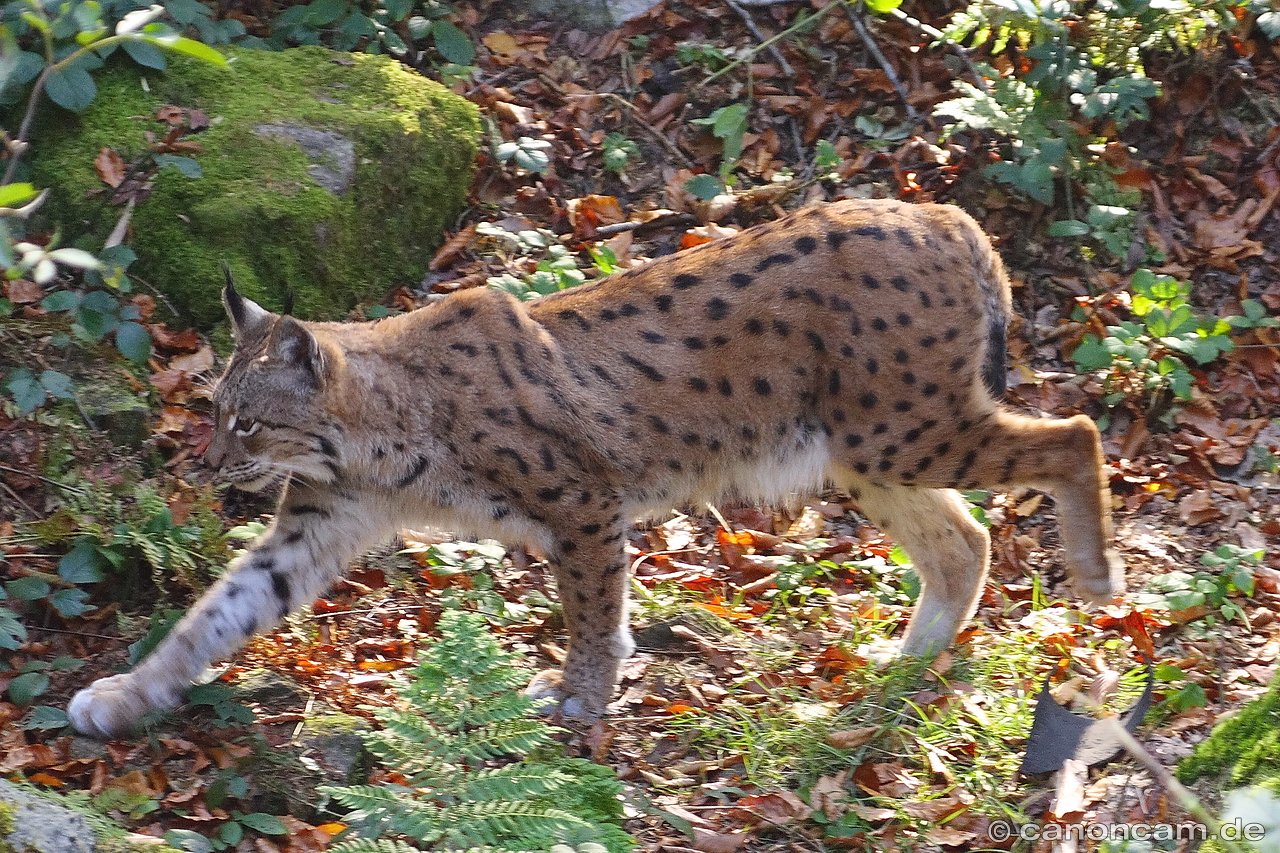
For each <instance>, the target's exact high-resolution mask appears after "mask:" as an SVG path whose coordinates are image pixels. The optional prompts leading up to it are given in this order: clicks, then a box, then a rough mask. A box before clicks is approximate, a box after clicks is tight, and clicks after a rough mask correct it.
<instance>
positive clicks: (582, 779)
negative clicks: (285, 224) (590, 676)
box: [321, 608, 633, 853]
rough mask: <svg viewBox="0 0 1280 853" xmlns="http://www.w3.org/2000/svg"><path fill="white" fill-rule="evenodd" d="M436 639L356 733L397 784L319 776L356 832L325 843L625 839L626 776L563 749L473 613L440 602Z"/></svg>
mask: <svg viewBox="0 0 1280 853" xmlns="http://www.w3.org/2000/svg"><path fill="white" fill-rule="evenodd" d="M439 627H440V633H441V638H440V639H439V640H438V641H437V642H435V643H434V644H432V646H431V647H430V648H429V649H428V650H427V651H426V652H425V653H424V655H423V657H422V661H421V663H419V665H418V666H417V667H416V668H415V669H414V670H413V671H412V673H411V674H412V677H413V681H412V682H411V683H410V684H409V685H408V686H407V687H405V688H404V689H403V690H402V691H401V696H402V697H403V698H404V699H405V701H406V703H407V707H406V708H404V709H397V710H379V711H378V712H376V716H377V717H378V719H379V720H380V721H381V722H382V724H383V726H384V727H385V728H384V729H383V730H382V731H379V732H374V733H371V734H367V735H362V736H363V737H364V739H365V743H366V746H367V747H368V749H369V751H370V752H371V753H373V755H374V756H375V757H376V758H377V759H378V760H379V761H381V762H382V763H383V764H385V765H386V766H387V767H389V768H393V769H394V770H395V772H396V773H397V774H398V775H399V776H400V777H402V780H401V781H399V782H398V783H397V784H385V785H380V786H372V785H355V786H348V787H327V788H322V789H321V790H322V791H323V792H325V793H328V794H330V795H331V796H332V797H333V798H334V799H335V800H336V801H337V802H339V803H341V804H342V805H344V806H346V807H348V808H352V809H356V810H357V811H355V812H353V813H351V814H349V815H347V817H346V818H345V819H346V820H347V821H348V823H350V824H351V825H352V827H353V828H354V830H355V832H356V833H357V834H358V835H359V836H360V840H356V839H351V840H344V841H343V842H342V843H340V844H338V845H336V846H335V847H333V848H332V853H361V851H370V850H374V851H383V850H389V851H398V850H403V849H418V848H414V847H412V846H408V845H402V844H399V843H388V842H379V843H378V844H373V843H372V839H377V838H379V837H381V836H384V835H391V836H400V837H401V838H406V839H409V840H411V841H412V842H414V843H415V844H418V845H424V846H423V847H422V848H421V849H438V850H452V849H459V848H466V847H469V846H473V845H496V846H498V847H500V848H501V849H507V850H546V849H548V848H549V847H551V845H553V844H558V843H568V844H579V843H582V842H588V841H593V842H599V843H602V844H604V845H605V846H606V847H607V848H608V850H609V851H613V853H622V851H626V850H629V849H630V848H631V846H632V844H633V842H632V840H631V838H630V837H629V836H628V835H627V834H626V833H625V832H623V830H622V828H621V816H622V805H621V802H620V801H619V799H618V798H619V796H620V794H621V792H622V784H621V783H620V782H619V781H618V780H617V778H616V777H615V776H614V774H613V772H612V771H611V770H610V769H609V768H607V767H601V766H600V765H597V764H593V763H591V762H589V761H585V760H582V759H569V758H564V757H563V756H562V755H560V754H559V747H558V746H557V745H556V744H555V741H554V740H552V738H551V729H550V727H549V726H548V725H547V724H546V723H544V722H543V721H542V720H540V719H538V718H537V717H536V715H535V703H534V702H533V700H531V699H529V698H528V697H526V696H524V695H523V694H522V693H520V692H518V688H519V687H520V686H521V685H522V684H523V683H524V681H525V680H526V678H527V673H526V672H525V671H524V670H522V669H521V668H520V666H519V656H518V655H516V654H514V653H511V652H507V651H504V650H503V649H502V648H501V647H500V646H499V645H498V643H497V641H496V640H495V639H494V637H493V636H492V635H491V634H490V633H489V631H488V628H487V626H486V624H485V620H484V619H483V618H482V617H480V616H479V615H477V614H474V613H468V612H465V611H462V610H458V609H452V608H451V609H448V610H446V611H445V613H444V615H443V616H442V617H441V619H440V626H439Z"/></svg>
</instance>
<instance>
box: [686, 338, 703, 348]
mask: <svg viewBox="0 0 1280 853" xmlns="http://www.w3.org/2000/svg"><path fill="white" fill-rule="evenodd" d="M684 345H685V346H687V347H688V348H689V349H706V348H707V342H706V341H704V340H703V339H702V338H685V339H684Z"/></svg>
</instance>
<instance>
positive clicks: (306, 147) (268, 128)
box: [253, 124, 356, 195]
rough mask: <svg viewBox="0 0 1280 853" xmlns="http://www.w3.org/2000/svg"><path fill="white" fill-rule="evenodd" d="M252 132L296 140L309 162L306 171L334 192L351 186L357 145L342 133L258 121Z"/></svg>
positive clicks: (342, 191)
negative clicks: (259, 122)
mask: <svg viewBox="0 0 1280 853" xmlns="http://www.w3.org/2000/svg"><path fill="white" fill-rule="evenodd" d="M253 132H254V133H255V134H257V135H258V136H268V137H271V138H274V139H281V138H283V139H291V140H293V141H294V142H296V143H298V145H299V146H300V147H301V148H302V153H303V154H306V155H307V159H308V160H310V161H311V165H309V166H307V174H308V175H310V176H311V177H312V178H314V179H315V182H316V183H317V184H319V185H320V186H322V187H324V188H325V189H327V190H328V191H329V192H331V193H333V194H334V195H337V194H339V193H344V192H346V191H347V190H348V189H350V188H351V179H352V178H353V177H354V176H355V173H356V144H355V143H354V142H352V141H351V140H350V139H348V138H347V137H345V136H343V135H342V134H340V133H332V132H330V131H327V130H316V129H315V128H314V127H303V126H302V125H297V124H260V125H258V126H257V127H255V128H254V129H253Z"/></svg>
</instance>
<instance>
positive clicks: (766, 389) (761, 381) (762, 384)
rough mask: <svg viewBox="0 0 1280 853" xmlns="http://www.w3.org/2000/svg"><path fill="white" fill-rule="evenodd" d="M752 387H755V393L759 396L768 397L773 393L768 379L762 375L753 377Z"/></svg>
mask: <svg viewBox="0 0 1280 853" xmlns="http://www.w3.org/2000/svg"><path fill="white" fill-rule="evenodd" d="M754 387H755V389H756V393H757V394H759V395H760V396H761V397H768V396H769V395H770V394H772V393H773V386H772V385H770V384H769V380H768V379H765V378H764V377H763V376H757V377H756V378H755V382H754Z"/></svg>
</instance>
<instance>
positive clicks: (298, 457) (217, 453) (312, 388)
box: [205, 271, 338, 491]
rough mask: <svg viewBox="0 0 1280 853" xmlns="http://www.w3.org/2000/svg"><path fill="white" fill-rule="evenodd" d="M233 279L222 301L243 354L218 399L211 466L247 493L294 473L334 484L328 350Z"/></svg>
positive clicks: (217, 392)
mask: <svg viewBox="0 0 1280 853" xmlns="http://www.w3.org/2000/svg"><path fill="white" fill-rule="evenodd" d="M226 279H227V283H226V287H225V289H224V290H223V292H222V300H223V303H224V304H225V306H226V309H227V315H228V316H229V317H230V318H231V324H232V327H233V330H234V334H235V341H236V348H235V352H233V353H232V356H231V363H230V364H229V365H228V366H227V370H226V372H225V373H224V374H223V375H222V379H220V380H219V382H218V386H217V389H216V390H215V391H214V394H213V409H214V418H215V420H216V425H215V427H214V435H213V440H212V441H211V442H210V444H209V449H208V450H207V451H206V452H205V461H206V462H207V463H208V464H209V465H210V466H211V467H213V468H216V469H219V470H220V472H221V474H222V476H224V477H226V478H227V479H228V480H230V481H231V482H232V483H233V484H234V485H235V486H237V487H238V488H241V489H244V490H246V491H258V490H260V489H263V488H265V487H267V486H269V485H270V484H272V483H273V482H276V481H277V480H280V479H282V478H283V477H285V476H286V475H288V474H297V475H300V476H302V477H306V478H308V479H313V480H318V481H322V482H327V481H330V480H333V479H334V477H335V476H337V472H338V466H337V462H336V459H337V456H338V452H337V449H336V446H335V445H336V443H337V438H338V436H337V435H336V432H335V428H334V427H332V426H331V425H330V423H331V422H330V421H329V419H328V418H326V417H325V415H324V411H323V409H322V408H321V405H320V404H321V399H322V396H323V392H324V388H325V385H326V382H327V380H328V370H327V359H326V356H325V353H324V349H323V348H322V347H321V345H320V343H319V342H318V341H317V340H316V337H315V335H314V334H313V333H312V332H311V331H310V330H309V329H308V328H307V327H306V326H305V325H303V324H302V323H300V322H299V321H297V320H295V319H293V318H292V317H288V316H282V315H278V314H272V313H271V312H270V311H267V310H266V309H265V308H263V307H261V306H260V305H258V304H257V303H255V302H253V301H251V300H249V299H246V298H244V297H243V296H241V295H240V294H239V293H237V292H236V289H235V285H234V283H233V282H232V280H231V274H230V272H229V271H228V272H227V273H226Z"/></svg>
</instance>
